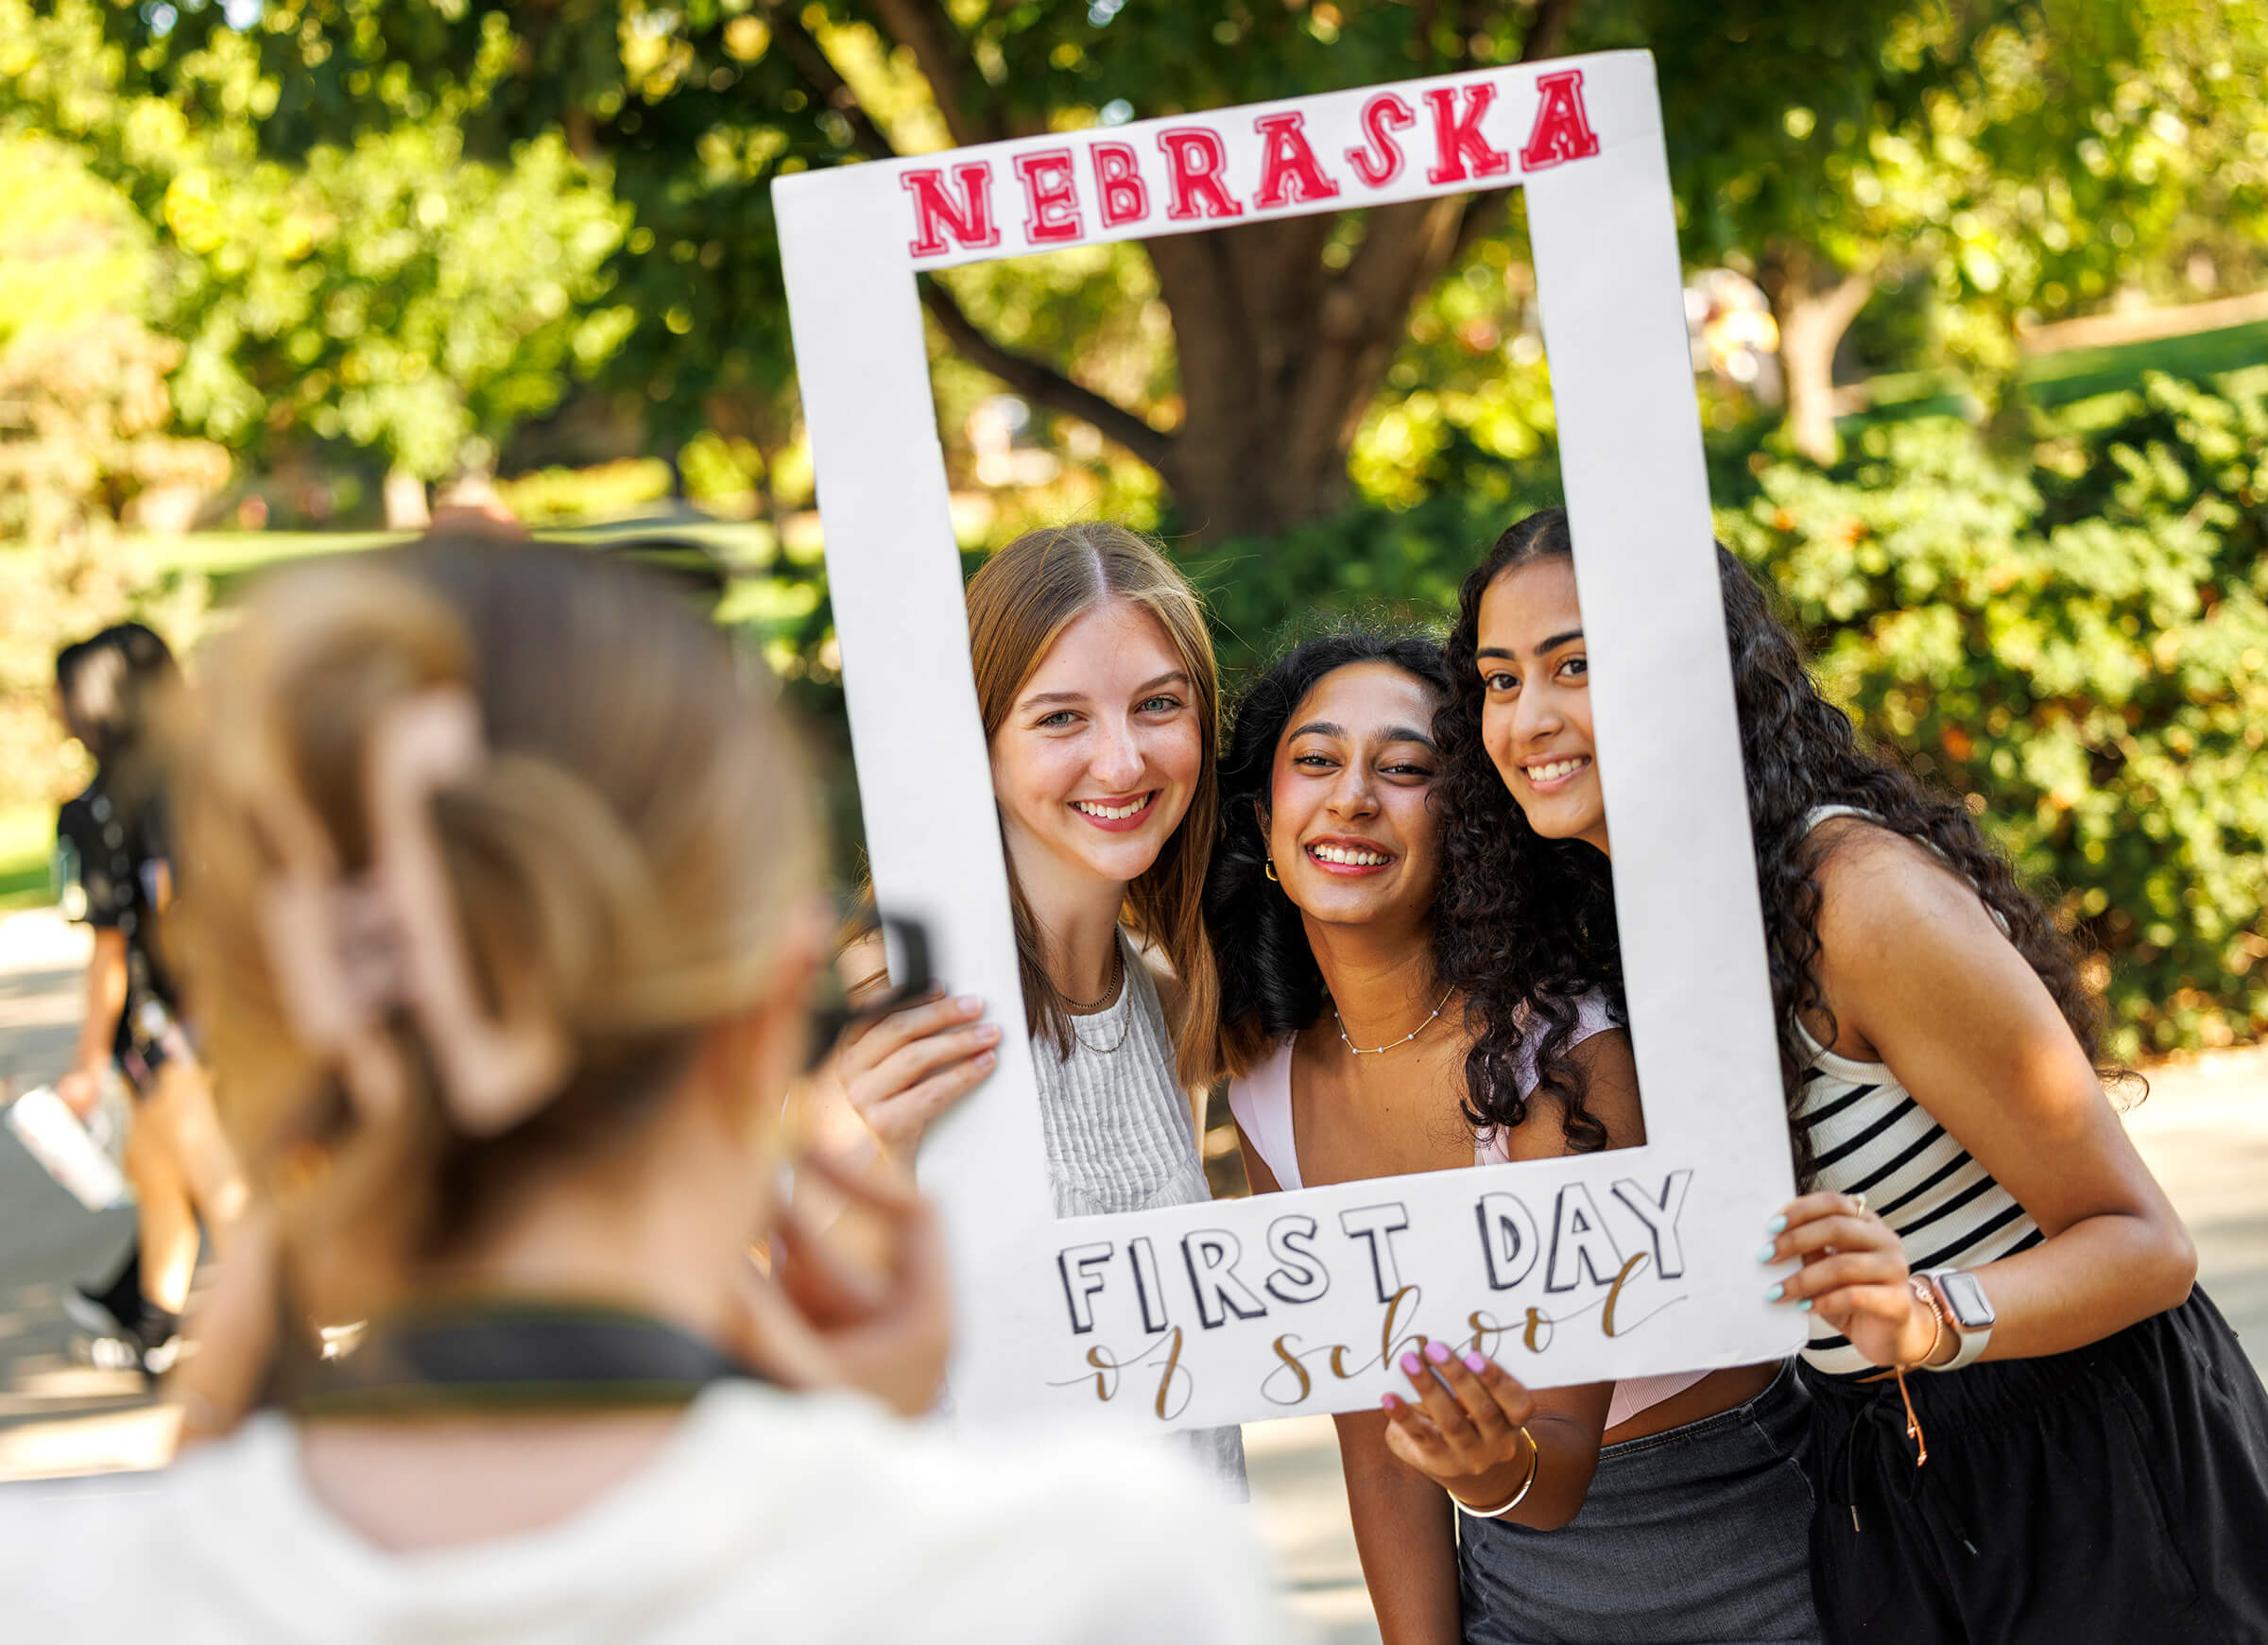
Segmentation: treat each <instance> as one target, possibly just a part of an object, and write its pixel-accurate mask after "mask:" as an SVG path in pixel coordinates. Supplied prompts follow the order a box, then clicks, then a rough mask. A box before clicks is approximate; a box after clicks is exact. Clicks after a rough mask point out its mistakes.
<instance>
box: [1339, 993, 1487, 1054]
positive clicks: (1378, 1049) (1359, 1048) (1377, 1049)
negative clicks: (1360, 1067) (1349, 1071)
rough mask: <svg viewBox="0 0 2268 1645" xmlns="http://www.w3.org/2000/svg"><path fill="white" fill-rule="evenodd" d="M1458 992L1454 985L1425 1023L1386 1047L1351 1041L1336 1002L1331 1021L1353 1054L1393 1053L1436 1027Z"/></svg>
mask: <svg viewBox="0 0 2268 1645" xmlns="http://www.w3.org/2000/svg"><path fill="white" fill-rule="evenodd" d="M1456 991H1457V990H1456V987H1455V985H1453V984H1452V985H1451V986H1450V987H1449V989H1448V990H1447V991H1446V992H1444V993H1443V994H1442V996H1441V999H1440V1002H1438V1003H1437V1004H1435V1006H1434V1008H1433V1010H1432V1011H1431V1012H1429V1013H1427V1015H1426V1019H1425V1020H1424V1021H1423V1022H1420V1023H1419V1024H1417V1027H1415V1028H1413V1029H1411V1030H1410V1031H1409V1032H1408V1033H1407V1034H1405V1035H1403V1036H1402V1037H1400V1039H1397V1040H1393V1041H1391V1042H1390V1043H1388V1044H1385V1045H1369V1046H1365V1045H1357V1044H1355V1042H1354V1041H1353V1040H1351V1039H1349V1038H1348V1037H1347V1024H1346V1023H1345V1022H1343V1021H1341V1020H1340V1019H1339V1007H1338V1002H1336V1001H1333V1002H1332V1007H1331V1020H1332V1021H1333V1022H1337V1023H1338V1025H1339V1039H1340V1042H1341V1043H1342V1044H1344V1045H1345V1046H1346V1047H1347V1049H1348V1050H1349V1051H1351V1052H1353V1053H1354V1054H1355V1055H1357V1056H1376V1055H1378V1054H1380V1053H1382V1052H1387V1051H1392V1050H1393V1049H1394V1048H1395V1046H1398V1045H1407V1044H1409V1042H1410V1041H1411V1040H1413V1039H1415V1038H1417V1037H1418V1036H1419V1035H1420V1034H1423V1033H1424V1032H1425V1031H1426V1030H1427V1029H1429V1028H1431V1027H1432V1026H1433V1025H1434V1019H1435V1017H1438V1016H1440V1015H1441V1007H1442V1006H1444V1005H1447V1004H1448V1003H1449V996H1450V995H1451V994H1453V993H1455V992H1456Z"/></svg>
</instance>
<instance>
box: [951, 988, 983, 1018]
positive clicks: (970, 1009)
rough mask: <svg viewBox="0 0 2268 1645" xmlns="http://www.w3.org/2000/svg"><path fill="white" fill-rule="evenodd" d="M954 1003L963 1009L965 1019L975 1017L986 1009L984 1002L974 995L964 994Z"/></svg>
mask: <svg viewBox="0 0 2268 1645" xmlns="http://www.w3.org/2000/svg"><path fill="white" fill-rule="evenodd" d="M954 1004H955V1005H958V1006H959V1007H960V1008H961V1015H962V1016H964V1017H973V1016H975V1015H976V1014H977V1013H978V1012H979V1011H982V1010H983V1009H984V1008H985V1002H984V1001H982V1000H980V999H978V998H977V997H976V996H975V995H974V994H963V995H962V996H961V997H960V998H959V999H957V1000H955V1001H954Z"/></svg>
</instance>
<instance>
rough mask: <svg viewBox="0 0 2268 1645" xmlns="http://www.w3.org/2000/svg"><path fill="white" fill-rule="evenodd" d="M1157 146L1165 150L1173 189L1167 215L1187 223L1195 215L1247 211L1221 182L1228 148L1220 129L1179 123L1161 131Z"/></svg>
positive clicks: (1219, 215) (1225, 167)
mask: <svg viewBox="0 0 2268 1645" xmlns="http://www.w3.org/2000/svg"><path fill="white" fill-rule="evenodd" d="M1158 146H1159V147H1160V149H1162V150H1164V152H1165V176H1166V184H1167V187H1168V188H1169V189H1170V190H1171V195H1170V197H1168V199H1167V200H1166V202H1165V214H1166V215H1167V216H1169V217H1171V218H1173V219H1174V220H1175V221H1176V222H1177V223H1185V222H1188V221H1190V220H1191V219H1193V218H1195V217H1241V216H1243V215H1244V214H1245V208H1244V207H1242V206H1240V205H1238V204H1237V203H1236V201H1234V200H1233V199H1231V198H1229V191H1228V190H1227V189H1225V188H1223V187H1222V186H1221V173H1222V172H1223V171H1224V170H1225V169H1227V167H1228V164H1229V151H1228V150H1227V149H1226V148H1224V147H1223V146H1222V145H1221V139H1220V134H1219V133H1218V132H1215V131H1208V130H1206V129H1204V128H1203V127H1201V126H1198V127H1188V126H1185V127H1180V128H1178V129H1174V130H1171V131H1160V132H1159V133H1158Z"/></svg>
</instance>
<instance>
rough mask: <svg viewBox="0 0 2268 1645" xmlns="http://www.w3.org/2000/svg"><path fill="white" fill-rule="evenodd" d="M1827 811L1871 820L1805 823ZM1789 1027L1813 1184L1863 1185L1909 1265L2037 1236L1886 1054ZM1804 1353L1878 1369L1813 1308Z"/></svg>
mask: <svg viewBox="0 0 2268 1645" xmlns="http://www.w3.org/2000/svg"><path fill="white" fill-rule="evenodd" d="M1830 816H1856V817H1863V818H1865V820H1867V821H1869V822H1873V821H1876V820H1878V819H1876V818H1875V817H1873V816H1871V815H1870V814H1867V813H1866V812H1864V811H1861V810H1859V809H1858V808H1857V807H1855V806H1847V805H1823V806H1821V807H1819V808H1818V809H1817V810H1816V811H1813V813H1812V814H1811V816H1810V817H1809V818H1807V819H1806V822H1805V827H1806V830H1807V831H1809V830H1810V829H1813V828H1816V827H1818V826H1819V824H1821V823H1822V822H1825V821H1826V820H1827V819H1828V818H1829V817H1830ZM1794 1027H1795V1036H1796V1039H1797V1042H1798V1044H1800V1045H1801V1046H1802V1047H1803V1048H1804V1050H1805V1051H1806V1052H1807V1053H1808V1054H1809V1055H1808V1057H1807V1059H1806V1065H1805V1072H1804V1076H1803V1087H1802V1096H1801V1101H1800V1103H1799V1105H1798V1106H1797V1108H1796V1110H1795V1123H1796V1124H1798V1125H1801V1126H1802V1127H1803V1128H1804V1130H1805V1131H1806V1132H1807V1133H1809V1135H1810V1138H1811V1143H1812V1159H1813V1168H1814V1169H1815V1170H1816V1171H1817V1173H1818V1178H1819V1186H1820V1187H1821V1188H1823V1189H1827V1190H1830V1191H1833V1192H1836V1193H1863V1194H1864V1195H1865V1196H1866V1203H1867V1205H1868V1206H1869V1207H1871V1208H1873V1209H1874V1210H1876V1211H1878V1212H1880V1213H1881V1218H1882V1220H1883V1221H1884V1222H1886V1223H1888V1224H1889V1225H1890V1226H1891V1228H1892V1230H1893V1231H1895V1232H1896V1233H1897V1235H1898V1238H1899V1244H1901V1245H1902V1246H1903V1247H1904V1248H1905V1253H1906V1263H1907V1266H1909V1267H1910V1268H1912V1269H1913V1270H1914V1271H1915V1272H1916V1273H1917V1274H1918V1273H1920V1272H1922V1271H1923V1270H1924V1269H1929V1268H1975V1267H1979V1266H1982V1265H1983V1264H1984V1263H1986V1262H1991V1261H1996V1260H1998V1259H2000V1258H2002V1257H2008V1256H2013V1255H2014V1254H2015V1253H2016V1252H2019V1251H2024V1250H2029V1249H2030V1248H2031V1247H2032V1246H2034V1245H2036V1244H2038V1243H2039V1242H2040V1241H2041V1240H2042V1239H2043V1238H2045V1236H2044V1235H2042V1234H2041V1233H2040V1231H2039V1225H2038V1224H2036V1223H2035V1222H2034V1221H2033V1220H2032V1218H2031V1215H2030V1214H2029V1213H2028V1212H2027V1211H2026V1210H2025V1209H2024V1208H2023V1207H2022V1206H2020V1205H2019V1204H2017V1202H2016V1197H2015V1195H2013V1194H2011V1193H2010V1192H2009V1191H2007V1190H2006V1189H2004V1188H2002V1186H2001V1185H2000V1184H1999V1183H1998V1182H1997V1181H1995V1180H1994V1179H1993V1177H1992V1175H1991V1174H1989V1173H1988V1172H1986V1171H1985V1169H1984V1167H1983V1166H1982V1165H1979V1164H1978V1163H1977V1162H1976V1160H1975V1159H1974V1158H1972V1157H1970V1156H1969V1152H1968V1150H1967V1149H1966V1148H1964V1147H1962V1146H1961V1144H1960V1142H1959V1141H1958V1140H1955V1139H1954V1138H1953V1136H1952V1135H1951V1133H1950V1132H1948V1131H1947V1130H1946V1128H1945V1127H1944V1126H1943V1125H1940V1124H1938V1123H1937V1122H1936V1121H1934V1120H1933V1119H1932V1118H1931V1117H1930V1111H1929V1110H1928V1109H1927V1108H1924V1107H1923V1106H1922V1105H1920V1104H1919V1103H1917V1102H1916V1101H1915V1100H1914V1097H1913V1095H1912V1093H1911V1092H1909V1091H1908V1090H1907V1089H1906V1088H1905V1087H1904V1086H1903V1085H1901V1084H1900V1083H1899V1078H1898V1075H1896V1074H1895V1073H1893V1072H1891V1071H1890V1067H1889V1065H1888V1064H1887V1063H1880V1062H1858V1061H1855V1060H1853V1059H1852V1058H1850V1057H1847V1056H1837V1055H1835V1054H1834V1053H1832V1052H1830V1051H1829V1050H1827V1049H1826V1048H1825V1047H1823V1046H1821V1045H1820V1043H1819V1042H1818V1041H1817V1040H1816V1039H1813V1037H1811V1035H1810V1034H1809V1033H1807V1032H1806V1031H1805V1030H1804V1027H1803V1025H1802V1024H1801V1023H1796V1024H1795V1025H1794ZM1803 1357H1804V1359H1805V1361H1806V1362H1809V1363H1810V1364H1811V1366H1812V1368H1813V1369H1814V1370H1817V1371H1821V1372H1824V1373H1826V1374H1827V1375H1829V1376H1831V1377H1862V1376H1871V1375H1873V1374H1874V1373H1875V1372H1877V1371H1879V1370H1880V1369H1881V1367H1880V1366H1879V1365H1876V1364H1874V1363H1873V1362H1871V1361H1869V1360H1868V1359H1867V1358H1866V1357H1865V1355H1864V1354H1862V1353H1860V1352H1859V1351H1858V1349H1856V1348H1854V1347H1852V1346H1851V1345H1850V1342H1849V1339H1848V1338H1847V1337H1845V1336H1843V1335H1842V1334H1841V1333H1839V1332H1838V1331H1836V1330H1835V1329H1834V1328H1832V1327H1831V1326H1829V1325H1828V1324H1827V1323H1826V1322H1825V1321H1824V1320H1821V1319H1819V1318H1818V1317H1817V1316H1816V1315H1814V1316H1813V1320H1812V1340H1811V1342H1810V1344H1809V1345H1807V1346H1806V1347H1805V1348H1804V1350H1803Z"/></svg>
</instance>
